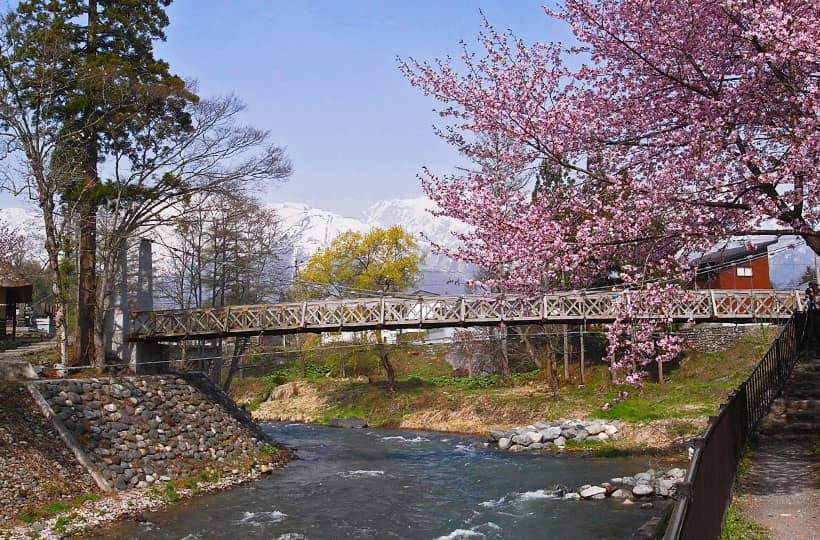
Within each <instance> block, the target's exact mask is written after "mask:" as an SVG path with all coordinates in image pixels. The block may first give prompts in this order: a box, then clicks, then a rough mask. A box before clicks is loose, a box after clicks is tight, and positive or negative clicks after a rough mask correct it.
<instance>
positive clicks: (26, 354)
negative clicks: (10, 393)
mask: <svg viewBox="0 0 820 540" xmlns="http://www.w3.org/2000/svg"><path fill="white" fill-rule="evenodd" d="M53 348H54V340H53V339H50V340H46V341H40V342H37V343H31V344H28V345H23V346H21V347H17V348H14V349H8V350H5V351H0V380H4V379H5V380H16V379H36V378H37V374H36V373H35V372H34V369H33V368H32V367H31V363H30V362H29V360H30V359H31V358H30V357H32V356H34V355H37V354H40V353H43V352H45V351H48V350H50V349H53Z"/></svg>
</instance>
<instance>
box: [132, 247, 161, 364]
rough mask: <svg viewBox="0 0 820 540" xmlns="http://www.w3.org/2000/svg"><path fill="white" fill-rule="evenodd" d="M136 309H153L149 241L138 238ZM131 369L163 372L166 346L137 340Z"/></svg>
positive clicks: (152, 270)
mask: <svg viewBox="0 0 820 540" xmlns="http://www.w3.org/2000/svg"><path fill="white" fill-rule="evenodd" d="M135 307H136V309H137V311H152V310H153V309H154V269H153V253H152V245H151V241H150V240H148V239H147V238H143V239H142V240H140V250H139V268H138V273H137V302H136V306H135ZM131 370H132V371H133V372H134V373H138V374H143V373H145V374H147V373H164V372H165V371H167V370H168V357H167V353H166V347H163V346H162V345H160V344H159V343H156V342H142V341H141V342H137V343H136V344H135V347H134V353H133V354H132V362H131Z"/></svg>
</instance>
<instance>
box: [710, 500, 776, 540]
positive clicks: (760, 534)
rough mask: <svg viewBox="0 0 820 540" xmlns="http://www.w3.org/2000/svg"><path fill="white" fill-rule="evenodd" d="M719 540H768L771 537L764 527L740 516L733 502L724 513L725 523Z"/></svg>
mask: <svg viewBox="0 0 820 540" xmlns="http://www.w3.org/2000/svg"><path fill="white" fill-rule="evenodd" d="M720 538H721V540H770V538H771V537H770V536H769V532H768V531H767V530H766V528H765V527H761V526H760V525H758V524H757V523H755V522H754V521H751V520H749V519H747V518H746V517H744V516H743V515H741V514H740V513H739V512H738V510H737V507H736V505H735V502H734V501H732V504H731V505H729V511H728V512H727V513H726V522H725V523H724V524H723V531H722V532H721V534H720Z"/></svg>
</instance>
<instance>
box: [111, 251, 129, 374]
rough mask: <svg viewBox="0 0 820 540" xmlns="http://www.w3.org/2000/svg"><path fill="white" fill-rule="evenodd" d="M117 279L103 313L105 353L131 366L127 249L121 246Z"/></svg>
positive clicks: (119, 362)
mask: <svg viewBox="0 0 820 540" xmlns="http://www.w3.org/2000/svg"><path fill="white" fill-rule="evenodd" d="M119 266H120V268H119V279H118V280H117V283H116V285H115V286H114V289H113V290H112V291H111V300H110V305H109V309H108V310H107V311H106V313H105V352H106V356H108V357H111V358H116V359H117V363H118V364H121V365H127V366H130V365H131V344H130V343H128V332H129V329H130V325H131V314H130V313H129V311H128V248H127V246H125V245H123V246H122V251H121V252H120V260H119Z"/></svg>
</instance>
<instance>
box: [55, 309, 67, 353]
mask: <svg viewBox="0 0 820 540" xmlns="http://www.w3.org/2000/svg"><path fill="white" fill-rule="evenodd" d="M54 327H55V328H56V330H57V350H58V351H59V353H60V363H61V364H62V365H64V366H65V365H66V362H67V361H68V322H67V321H66V316H65V306H64V305H63V303H62V302H60V301H57V302H56V303H55V304H54Z"/></svg>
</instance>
